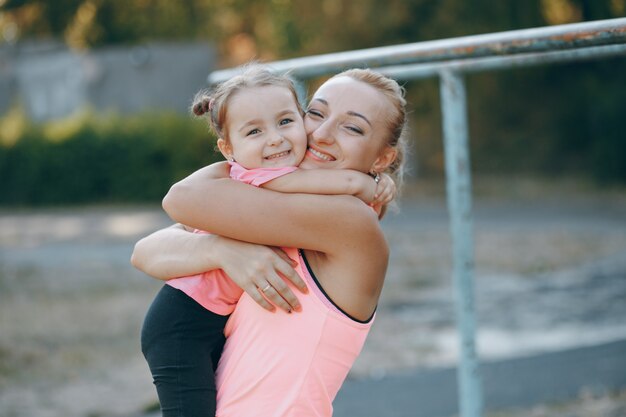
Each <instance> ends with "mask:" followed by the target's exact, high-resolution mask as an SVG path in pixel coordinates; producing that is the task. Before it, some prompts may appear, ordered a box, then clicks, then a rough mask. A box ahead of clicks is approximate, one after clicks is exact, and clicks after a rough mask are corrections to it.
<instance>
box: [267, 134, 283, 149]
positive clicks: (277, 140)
mask: <svg viewBox="0 0 626 417" xmlns="http://www.w3.org/2000/svg"><path fill="white" fill-rule="evenodd" d="M284 140H285V138H284V137H283V135H282V134H281V133H280V132H277V131H276V132H272V133H271V135H270V139H269V140H268V141H267V143H268V144H269V145H272V146H276V145H280V144H281V143H282V142H283V141H284Z"/></svg>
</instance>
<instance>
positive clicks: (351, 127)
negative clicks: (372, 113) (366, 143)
mask: <svg viewBox="0 0 626 417" xmlns="http://www.w3.org/2000/svg"><path fill="white" fill-rule="evenodd" d="M346 128H347V129H348V130H351V131H352V132H354V133H358V134H359V135H362V134H363V130H362V129H361V128H359V127H356V126H346Z"/></svg>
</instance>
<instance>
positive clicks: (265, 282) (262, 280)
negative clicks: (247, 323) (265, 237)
mask: <svg viewBox="0 0 626 417" xmlns="http://www.w3.org/2000/svg"><path fill="white" fill-rule="evenodd" d="M219 240H220V244H217V245H215V248H216V249H217V250H219V259H220V264H221V268H222V270H223V271H224V272H225V273H226V274H227V275H228V276H229V277H230V279H232V280H233V282H235V284H237V285H238V286H239V287H240V288H241V289H242V290H244V291H245V292H246V293H248V295H250V297H252V299H253V300H254V301H256V302H257V303H258V304H259V305H260V306H261V307H263V308H264V309H266V310H268V311H274V310H275V307H274V306H278V307H280V308H282V309H283V310H285V311H286V312H288V313H291V311H293V310H295V311H300V310H301V309H302V308H301V306H300V302H299V301H298V299H297V298H296V296H295V295H294V293H293V291H291V289H290V288H289V287H288V286H287V283H286V282H285V279H288V280H290V281H291V282H292V283H293V284H294V285H295V286H296V287H297V288H298V289H299V290H300V291H301V292H303V293H307V292H308V288H307V286H306V284H305V283H304V281H303V280H302V278H300V276H299V275H298V274H297V273H296V271H295V270H294V268H293V267H294V264H293V261H292V260H291V259H290V258H289V257H288V256H287V255H286V254H285V252H283V251H282V250H281V249H279V248H276V247H268V246H264V245H257V244H254V243H247V242H242V241H238V240H234V239H229V238H224V237H219ZM283 277H284V278H283ZM268 300H269V301H271V303H273V305H272V304H271V303H270V302H268Z"/></svg>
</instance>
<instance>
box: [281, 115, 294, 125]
mask: <svg viewBox="0 0 626 417" xmlns="http://www.w3.org/2000/svg"><path fill="white" fill-rule="evenodd" d="M292 122H293V119H290V118H288V117H286V118H284V119H281V121H280V122H278V124H279V125H280V126H284V125H287V124H289V123H292Z"/></svg>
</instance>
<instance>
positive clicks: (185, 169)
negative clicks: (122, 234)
mask: <svg viewBox="0 0 626 417" xmlns="http://www.w3.org/2000/svg"><path fill="white" fill-rule="evenodd" d="M10 117H17V116H16V115H15V114H12V115H11V116H10ZM8 123H9V121H7V120H6V119H5V120H2V122H0V143H2V144H1V145H0V189H1V190H2V193H0V204H1V205H44V204H46V205H49V204H75V203H87V202H89V203H93V202H99V203H102V202H157V201H160V199H161V198H162V197H163V196H164V195H165V193H166V192H167V190H168V188H169V187H170V185H171V184H172V183H174V182H176V181H177V180H179V179H181V178H182V177H184V176H185V175H188V174H189V173H191V172H192V171H193V170H195V169H197V168H200V167H201V166H204V165H207V164H209V163H211V162H213V161H215V160H217V159H218V155H217V154H216V152H214V151H213V148H214V141H213V140H212V139H211V138H210V137H209V134H208V133H207V127H206V125H205V124H204V123H203V122H201V121H198V120H195V121H194V120H190V118H189V117H187V116H181V115H176V114H171V113H145V114H140V115H136V116H132V117H121V116H116V115H109V116H105V117H98V118H97V117H95V116H93V115H91V114H87V115H79V116H76V117H74V118H72V119H68V120H64V121H61V122H54V123H47V124H43V125H37V124H30V123H29V124H26V125H25V126H24V127H23V129H22V130H21V132H19V134H18V135H17V138H11V140H8V139H7V138H6V137H4V136H2V132H3V129H1V127H2V126H3V125H6V124H8Z"/></svg>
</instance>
